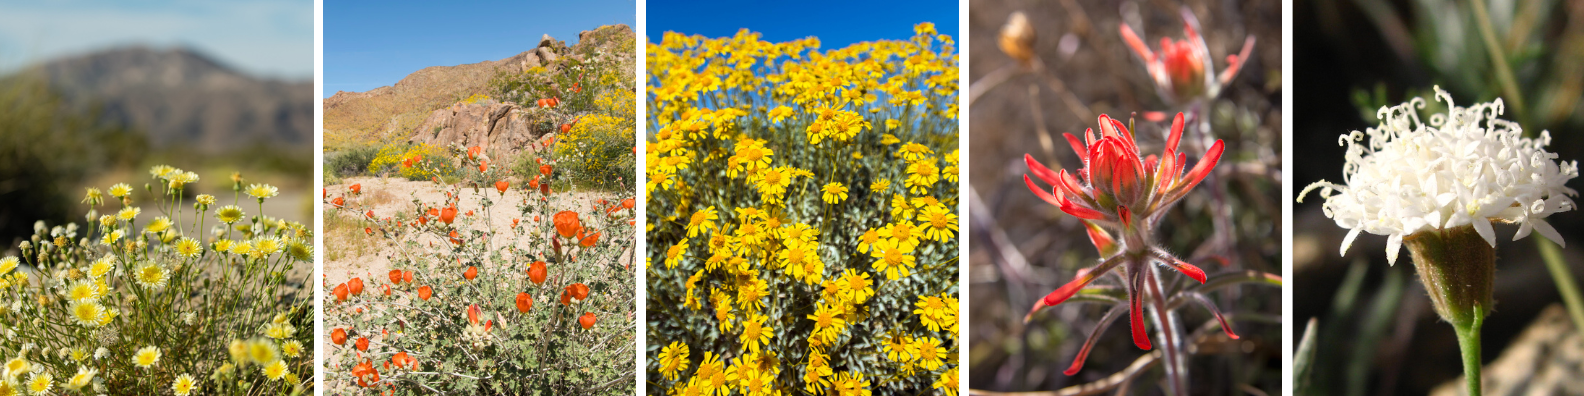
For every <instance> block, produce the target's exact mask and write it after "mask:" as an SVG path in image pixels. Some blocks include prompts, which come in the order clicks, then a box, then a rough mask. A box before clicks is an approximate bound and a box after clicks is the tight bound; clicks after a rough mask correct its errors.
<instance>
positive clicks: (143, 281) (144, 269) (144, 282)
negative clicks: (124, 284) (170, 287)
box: [132, 261, 170, 290]
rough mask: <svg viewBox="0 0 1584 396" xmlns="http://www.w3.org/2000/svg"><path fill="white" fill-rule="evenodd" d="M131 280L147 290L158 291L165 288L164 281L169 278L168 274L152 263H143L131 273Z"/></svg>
mask: <svg viewBox="0 0 1584 396" xmlns="http://www.w3.org/2000/svg"><path fill="white" fill-rule="evenodd" d="M132 278H133V279H134V280H136V281H137V283H138V285H140V286H143V287H144V288H147V289H153V290H159V289H162V288H164V287H165V280H166V279H167V278H170V272H169V271H166V270H165V267H161V266H160V265H159V264H155V263H154V262H152V261H148V262H143V263H142V264H139V265H138V266H137V269H136V270H134V271H133V272H132Z"/></svg>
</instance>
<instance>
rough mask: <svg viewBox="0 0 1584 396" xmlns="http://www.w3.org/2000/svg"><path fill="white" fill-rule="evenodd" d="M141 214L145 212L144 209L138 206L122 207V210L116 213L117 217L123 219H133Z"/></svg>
mask: <svg viewBox="0 0 1584 396" xmlns="http://www.w3.org/2000/svg"><path fill="white" fill-rule="evenodd" d="M140 214H143V209H141V208H138V207H136V206H128V207H125V208H121V211H120V212H117V213H116V218H118V219H121V221H132V219H136V218H137V217H138V215H140Z"/></svg>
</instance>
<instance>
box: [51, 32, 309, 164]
mask: <svg viewBox="0 0 1584 396" xmlns="http://www.w3.org/2000/svg"><path fill="white" fill-rule="evenodd" d="M37 70H38V71H41V72H42V73H43V76H44V77H45V78H46V79H47V80H48V81H49V84H50V86H51V87H52V88H54V90H56V91H58V92H59V93H60V94H61V96H62V97H63V98H65V100H66V101H67V102H68V103H70V104H71V105H72V106H73V107H77V108H80V109H85V110H96V111H98V114H99V115H100V119H101V121H105V122H109V123H113V124H119V125H122V126H127V127H131V128H135V129H138V130H142V131H145V132H146V133H147V134H148V142H149V144H150V145H151V146H153V147H156V148H158V147H166V146H171V145H184V146H188V147H195V148H198V149H200V150H203V151H205V152H208V153H222V152H225V151H228V150H233V149H238V148H244V147H251V146H252V145H254V144H255V143H267V144H274V145H279V146H284V147H289V148H302V149H307V148H311V147H312V146H313V133H314V132H313V131H314V129H313V116H314V114H313V105H314V93H313V92H314V91H313V89H314V87H313V82H312V81H279V80H273V79H265V78H259V77H254V76H250V75H247V74H244V73H242V72H240V71H237V70H236V69H233V68H231V67H228V66H226V65H223V64H221V63H219V62H216V61H215V60H213V59H211V58H209V57H207V56H205V55H203V54H200V53H197V52H194V51H192V50H189V49H182V48H173V49H154V48H148V47H122V48H115V49H109V50H105V51H99V52H93V53H89V54H84V55H79V56H73V57H68V58H61V59H57V60H53V61H49V62H45V63H43V64H41V65H39V66H38V69H37Z"/></svg>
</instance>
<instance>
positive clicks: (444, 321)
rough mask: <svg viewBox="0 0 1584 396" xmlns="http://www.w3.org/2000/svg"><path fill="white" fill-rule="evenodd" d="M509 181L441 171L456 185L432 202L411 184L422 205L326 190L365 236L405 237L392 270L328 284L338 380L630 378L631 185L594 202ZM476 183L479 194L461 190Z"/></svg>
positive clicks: (381, 383) (550, 383)
mask: <svg viewBox="0 0 1584 396" xmlns="http://www.w3.org/2000/svg"><path fill="white" fill-rule="evenodd" d="M482 157H484V155H483V153H482V152H477V151H475V152H474V153H473V155H472V156H463V157H461V159H460V167H461V168H470V167H472V168H476V167H477V166H478V165H479V164H480V163H481V158H482ZM545 162H546V164H547V165H548V166H554V164H555V161H554V159H553V158H551V159H549V160H547V161H545ZM416 166H421V164H420V165H415V167H416ZM475 170H476V169H475ZM507 172H508V171H507V170H506V169H505V168H497V167H491V168H488V169H487V170H485V171H483V172H481V173H482V176H481V177H493V178H499V179H496V180H503V179H504V177H505V174H506V173H507ZM503 183H507V184H502V185H499V186H497V185H496V184H494V183H490V184H489V185H486V186H481V187H477V188H475V187H473V186H471V185H470V184H473V183H470V182H462V183H454V184H451V183H435V184H432V188H433V189H434V190H436V191H444V192H445V193H446V197H447V198H445V199H444V200H443V201H442V202H426V201H424V200H422V199H419V198H417V197H416V195H415V196H414V198H413V199H412V206H411V207H412V208H417V209H416V210H415V211H414V212H412V213H408V212H397V213H376V212H374V211H373V210H371V209H369V208H368V207H365V206H362V204H361V201H360V197H356V196H336V197H334V198H330V202H329V203H328V205H327V206H334V205H341V206H344V207H345V209H342V210H340V211H341V212H342V213H327V214H326V215H327V216H350V217H354V218H358V219H361V220H360V221H362V222H363V223H364V224H365V227H366V228H365V231H364V232H365V233H366V234H367V236H366V237H367V238H377V239H379V240H381V241H383V242H386V243H389V244H391V245H393V246H394V250H395V253H393V254H392V255H391V256H390V260H391V266H392V268H393V270H392V271H391V272H390V274H388V276H387V274H374V275H373V276H374V278H370V279H363V278H361V277H358V278H353V279H351V280H349V281H348V282H346V283H341V284H337V285H329V284H326V285H325V288H326V289H327V290H332V293H331V294H330V295H328V296H325V301H324V303H323V306H324V307H326V308H325V311H324V312H325V315H326V317H325V321H324V323H325V327H324V328H321V330H320V331H321V332H323V334H324V335H325V337H327V338H328V339H330V340H331V341H332V346H331V348H333V349H341V350H343V351H341V352H337V353H332V354H330V358H329V359H327V361H326V364H327V366H326V372H327V377H326V380H327V381H329V382H330V383H331V384H333V388H335V389H360V388H361V389H364V390H365V391H366V392H368V393H379V394H386V392H391V393H395V394H432V393H436V392H440V393H452V392H456V393H467V394H529V393H541V394H631V393H632V392H633V391H634V387H635V386H636V382H635V381H634V372H633V366H632V363H631V362H632V360H631V359H632V356H633V348H634V346H635V345H636V340H635V339H634V337H635V332H634V325H635V322H634V312H633V310H634V306H633V305H634V304H633V301H634V300H633V299H634V296H635V292H636V291H635V285H634V281H633V279H634V278H635V274H634V273H633V272H632V271H633V268H632V263H631V257H632V256H631V255H630V254H629V255H627V258H626V259H625V260H624V259H623V256H624V253H630V252H631V249H632V248H633V245H634V243H633V240H632V239H631V238H630V237H628V236H629V235H633V233H634V227H633V216H634V215H633V213H634V209H633V206H634V205H633V200H632V198H630V197H631V196H632V194H633V192H632V191H630V190H629V191H626V192H625V193H624V194H623V195H624V196H625V197H626V198H625V199H617V200H599V201H598V202H595V203H594V205H593V207H590V205H588V204H586V203H584V202H580V201H578V200H576V199H574V197H572V196H570V195H569V194H564V193H557V192H551V193H549V194H546V193H544V192H543V191H541V190H539V189H538V185H537V184H535V185H533V186H531V187H532V188H530V186H529V185H528V184H527V183H518V184H516V185H513V184H510V183H508V182H504V181H503ZM370 188H374V187H372V186H370V187H364V189H365V190H364V191H363V192H362V193H363V194H370V193H371V192H370V191H368V190H367V189H370ZM508 193H510V194H511V195H513V196H512V197H506V196H505V195H507V194H508ZM466 194H470V195H471V196H472V197H475V198H476V199H477V201H473V202H478V204H477V206H471V205H463V204H462V203H461V202H462V201H461V197H463V196H464V195H466ZM503 210H504V211H508V212H509V213H512V214H511V216H512V217H513V219H512V222H511V224H510V225H502V224H494V223H491V222H490V221H489V219H491V218H492V214H495V213H497V212H499V211H503ZM585 317H587V318H588V319H584V318H585ZM585 320H587V321H586V322H585ZM350 349H355V351H352V350H350Z"/></svg>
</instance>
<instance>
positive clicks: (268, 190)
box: [247, 184, 280, 202]
mask: <svg viewBox="0 0 1584 396" xmlns="http://www.w3.org/2000/svg"><path fill="white" fill-rule="evenodd" d="M278 194H280V191H279V189H276V188H275V186H271V185H268V184H254V185H251V186H248V188H247V195H251V196H253V198H258V200H259V202H264V199H265V198H274V197H275V195H278Z"/></svg>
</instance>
